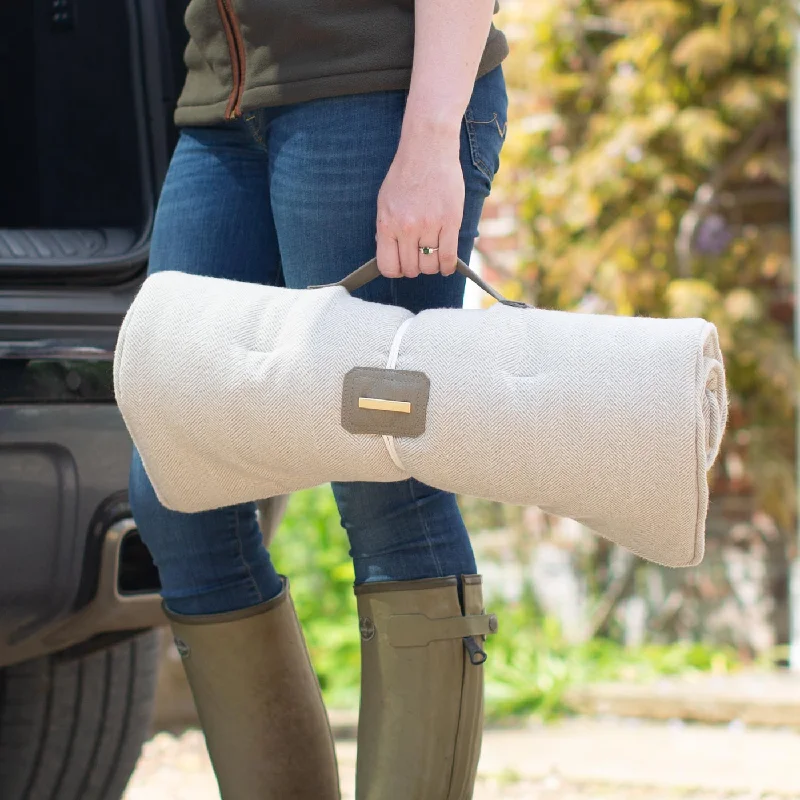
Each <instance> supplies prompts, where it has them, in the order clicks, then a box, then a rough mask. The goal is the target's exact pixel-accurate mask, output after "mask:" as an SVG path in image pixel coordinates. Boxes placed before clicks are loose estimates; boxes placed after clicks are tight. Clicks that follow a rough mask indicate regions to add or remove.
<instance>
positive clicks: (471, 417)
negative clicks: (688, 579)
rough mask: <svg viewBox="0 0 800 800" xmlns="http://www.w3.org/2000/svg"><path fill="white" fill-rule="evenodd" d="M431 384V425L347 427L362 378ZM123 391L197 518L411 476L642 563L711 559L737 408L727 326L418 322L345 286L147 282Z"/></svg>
mask: <svg viewBox="0 0 800 800" xmlns="http://www.w3.org/2000/svg"><path fill="white" fill-rule="evenodd" d="M387 366H388V367H391V368H394V369H399V370H413V371H418V372H422V373H425V375H427V376H428V378H429V379H430V396H429V400H428V406H427V420H426V423H425V430H424V433H422V434H421V435H419V436H417V437H415V438H410V437H398V438H392V437H385V436H382V435H378V434H354V433H349V432H348V431H346V430H345V429H344V427H343V426H342V386H343V381H344V379H345V375H346V374H347V373H348V372H349V371H350V370H351V369H353V368H354V367H374V368H379V369H386V368H387ZM114 379H115V389H116V395H117V400H118V403H119V407H120V410H121V412H122V415H123V417H124V419H125V422H126V424H127V426H128V428H129V430H130V433H131V436H132V438H133V440H134V443H135V444H136V446H137V448H138V450H139V452H140V454H141V456H142V461H143V463H144V466H145V469H146V471H147V473H148V475H149V477H150V479H151V481H152V483H153V486H154V488H155V490H156V492H157V494H158V497H159V498H160V500H161V501H162V503H164V505H166V506H168V507H169V508H172V509H174V510H178V511H184V512H195V511H203V510H207V509H211V508H216V507H219V506H223V505H230V504H233V503H238V502H243V501H250V500H257V499H260V498H264V497H269V496H272V495H277V494H286V493H289V492H292V491H296V490H299V489H303V488H308V487H312V486H316V485H319V484H322V483H326V482H328V481H397V480H402V479H405V478H408V477H410V476H413V477H415V478H417V479H419V480H421V481H423V482H425V483H427V484H429V485H432V486H435V487H439V488H441V489H445V490H449V491H452V492H456V493H460V494H467V495H473V496H478V497H483V498H487V499H492V500H497V501H500V502H505V503H514V504H525V505H537V506H540V507H541V508H543V509H544V510H546V511H548V512H551V513H554V514H557V515H560V516H565V517H570V518H572V519H575V520H578V521H579V522H581V523H583V524H585V525H587V526H588V527H589V528H591V529H593V530H594V531H595V532H597V533H599V534H601V535H602V536H605V537H607V538H608V539H610V540H612V541H614V542H616V543H617V544H620V545H622V546H624V547H626V548H628V549H629V550H631V551H632V552H634V553H636V554H638V555H639V556H642V557H643V558H646V559H649V560H652V561H655V562H658V563H661V564H665V565H669V566H690V565H694V564H697V563H698V562H699V561H700V560H701V559H702V557H703V549H704V538H705V519H706V511H707V505H708V488H707V481H706V471H707V469H708V468H709V467H710V466H711V464H712V462H713V461H714V459H715V457H716V455H717V453H718V450H719V445H720V440H721V438H722V434H723V430H724V427H725V422H726V416H727V397H726V390H725V377H724V371H723V363H722V356H721V354H720V350H719V344H718V340H717V333H716V329H715V328H714V326H713V325H711V324H710V323H708V322H705V321H704V320H702V319H683V320H660V319H642V318H626V317H612V316H597V315H589V314H585V315H584V314H577V313H567V312H560V311H546V310H539V309H531V308H514V307H508V306H505V305H500V304H498V305H495V306H493V307H492V308H490V309H487V310H478V311H471V310H462V309H458V310H431V311H425V312H423V313H421V314H418V315H416V316H414V315H412V314H411V313H410V312H408V311H406V310H404V309H400V308H395V307H391V306H384V305H378V304H374V303H368V302H365V301H362V300H359V299H356V298H353V297H351V296H350V294H349V293H348V292H347V291H346V290H345V289H344V288H341V287H338V286H337V287H328V288H321V289H313V290H290V289H284V288H272V287H265V286H256V285H250V284H244V283H238V282H233V281H227V280H222V279H217V278H203V277H196V276H191V275H186V274H182V273H177V272H162V273H157V274H155V275H152V276H151V277H149V278H148V279H147V280H146V281H145V283H144V285H143V286H142V289H141V290H140V292H139V294H138V296H137V298H136V300H135V301H134V303H133V304H132V306H131V308H130V310H129V312H128V315H127V317H126V319H125V321H124V323H123V326H122V329H121V332H120V336H119V342H118V345H117V351H116V358H115V364H114Z"/></svg>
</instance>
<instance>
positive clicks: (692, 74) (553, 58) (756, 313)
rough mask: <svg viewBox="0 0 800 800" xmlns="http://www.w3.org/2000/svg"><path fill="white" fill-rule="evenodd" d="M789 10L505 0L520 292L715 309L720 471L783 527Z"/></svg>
mask: <svg viewBox="0 0 800 800" xmlns="http://www.w3.org/2000/svg"><path fill="white" fill-rule="evenodd" d="M792 9H793V4H792V3H791V2H790V0H775V2H769V3H764V2H762V0H538V1H537V2H536V3H520V4H512V5H511V6H510V7H509V11H508V12H507V17H506V27H507V29H508V30H509V32H510V33H512V34H513V35H514V38H515V41H514V42H513V44H512V56H511V58H510V59H509V61H508V62H507V66H506V73H507V78H508V82H509V86H510V90H511V94H512V103H511V109H512V114H513V116H512V120H511V124H510V127H509V131H510V133H509V141H508V144H507V148H506V153H505V157H504V170H503V172H502V173H501V178H500V180H501V183H502V182H503V181H504V182H505V188H506V191H508V192H510V193H511V194H512V196H513V197H515V198H516V200H517V201H518V202H519V203H520V204H521V206H522V208H523V211H524V219H525V221H526V223H527V228H528V231H529V234H530V251H529V252H528V253H526V258H525V259H524V260H523V265H522V268H521V271H520V273H519V276H518V277H519V279H520V280H519V284H518V287H517V288H518V290H519V291H521V292H522V293H525V294H527V295H529V296H530V297H531V298H532V299H534V300H535V301H536V302H538V303H539V304H540V305H544V306H548V307H559V308H565V309H579V308H583V309H586V310H592V311H599V312H610V313H617V314H629V315H634V314H635V315H657V316H677V317H685V316H703V317H706V318H707V319H709V320H711V321H713V322H715V323H716V324H717V326H718V327H719V330H720V336H721V343H722V347H723V351H724V353H725V355H726V363H727V370H728V381H729V387H730V392H731V426H730V433H729V436H728V439H727V443H726V446H725V450H724V453H723V457H722V458H721V459H720V461H719V466H718V470H717V473H716V475H715V476H714V479H715V481H716V487H717V489H718V490H720V491H722V492H736V493H748V494H752V497H753V501H754V508H756V509H759V510H761V511H765V512H767V513H768V514H769V515H771V516H772V518H773V519H775V520H776V522H777V523H778V525H779V526H781V527H782V528H783V529H784V530H789V529H791V528H792V527H793V519H794V515H795V512H796V508H795V499H796V493H795V489H794V459H795V437H794V435H793V433H792V431H793V415H794V394H795V389H796V386H797V380H796V377H797V376H796V372H795V365H794V359H793V354H792V344H791V329H790V326H791V319H792V301H791V273H792V270H791V250H790V230H789V204H788V200H789V198H788V181H789V152H788V144H787V123H786V118H787V108H786V102H787V95H788V87H787V65H788V59H789V53H790V49H791V46H792V31H793V29H794V25H793V18H792V13H793V12H792ZM503 176H504V177H503ZM510 288H513V285H512V286H511V287H510Z"/></svg>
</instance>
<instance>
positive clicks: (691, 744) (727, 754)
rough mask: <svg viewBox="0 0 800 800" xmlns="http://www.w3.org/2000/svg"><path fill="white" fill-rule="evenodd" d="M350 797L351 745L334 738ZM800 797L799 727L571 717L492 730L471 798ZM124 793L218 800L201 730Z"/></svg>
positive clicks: (148, 759) (159, 741) (155, 761)
mask: <svg viewBox="0 0 800 800" xmlns="http://www.w3.org/2000/svg"><path fill="white" fill-rule="evenodd" d="M337 749H338V753H339V760H340V766H341V773H342V789H343V795H344V796H343V800H352V798H353V786H354V768H355V743H354V742H352V741H350V740H345V741H340V742H338V743H337ZM501 798H502V800H522V799H523V798H524V799H525V800H673V798H674V800H784V798H793V800H797V798H800V732H798V731H797V730H790V729H784V730H781V729H772V730H771V729H748V728H746V727H744V726H741V725H731V726H727V727H712V726H703V725H685V724H663V723H649V722H636V721H618V720H608V721H592V720H569V721H566V722H563V723H559V724H557V725H552V726H538V725H537V726H528V727H525V728H521V729H514V730H489V731H487V732H486V735H485V737H484V744H483V752H482V757H481V764H480V780H479V784H478V786H477V788H476V792H475V800H501ZM124 800H219V794H218V792H217V791H216V786H215V783H214V779H213V774H212V772H211V768H210V765H209V763H208V758H207V756H206V753H205V748H204V747H203V740H202V736H201V734H200V733H199V732H198V731H188V732H186V733H185V734H183V735H182V736H180V737H173V736H171V735H169V734H165V733H162V734H158V735H157V736H156V737H155V738H154V739H153V740H151V741H150V742H148V744H147V745H146V746H145V750H144V754H143V756H142V759H141V761H140V763H139V766H138V769H137V771H136V773H135V775H134V777H133V779H132V781H131V784H130V786H129V788H128V792H127V793H126V795H125V798H124Z"/></svg>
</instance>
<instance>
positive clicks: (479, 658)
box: [463, 636, 489, 667]
mask: <svg viewBox="0 0 800 800" xmlns="http://www.w3.org/2000/svg"><path fill="white" fill-rule="evenodd" d="M463 642H464V649H465V650H466V651H467V652H468V653H469V661H470V664H472V665H473V666H474V667H479V666H480V665H481V664H483V663H484V662H485V661H486V659H487V658H488V657H489V656H487V655H486V651H485V650H483V649H482V648H481V646H480V645H479V644H478V642H477V640H476V639H475V637H474V636H465V637H464V638H463Z"/></svg>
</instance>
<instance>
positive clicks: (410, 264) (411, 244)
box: [397, 230, 419, 278]
mask: <svg viewBox="0 0 800 800" xmlns="http://www.w3.org/2000/svg"><path fill="white" fill-rule="evenodd" d="M418 237H419V234H415V233H414V231H411V230H403V232H402V234H401V235H400V239H399V240H398V242H397V249H398V250H399V251H400V269H401V270H402V272H403V275H404V276H405V277H406V278H416V277H417V276H418V275H419V245H418V244H417V242H418V241H419V238H418Z"/></svg>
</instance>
